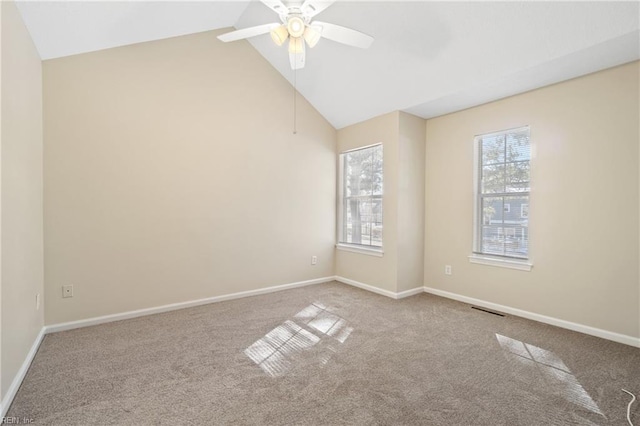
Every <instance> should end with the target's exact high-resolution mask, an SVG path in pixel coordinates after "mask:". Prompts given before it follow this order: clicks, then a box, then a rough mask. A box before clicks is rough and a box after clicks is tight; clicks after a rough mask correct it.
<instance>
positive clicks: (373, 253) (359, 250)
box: [336, 243, 384, 257]
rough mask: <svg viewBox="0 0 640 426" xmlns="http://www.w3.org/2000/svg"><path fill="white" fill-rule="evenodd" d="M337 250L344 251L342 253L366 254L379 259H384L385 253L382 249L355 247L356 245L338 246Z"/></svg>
mask: <svg viewBox="0 0 640 426" xmlns="http://www.w3.org/2000/svg"><path fill="white" fill-rule="evenodd" d="M336 248H337V249H338V250H342V251H350V252H352V253H360V254H366V255H368V256H377V257H382V256H384V251H383V250H382V248H374V247H372V248H368V247H362V246H354V245H350V244H341V243H339V244H336Z"/></svg>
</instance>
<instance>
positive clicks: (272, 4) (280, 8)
mask: <svg viewBox="0 0 640 426" xmlns="http://www.w3.org/2000/svg"><path fill="white" fill-rule="evenodd" d="M260 1H261V2H262V3H263V4H264V5H265V6H267V7H268V8H269V9H271V10H273V11H274V12H275V13H277V14H278V15H286V14H287V13H289V8H288V7H287V6H285V5H284V3H282V1H281V0H260Z"/></svg>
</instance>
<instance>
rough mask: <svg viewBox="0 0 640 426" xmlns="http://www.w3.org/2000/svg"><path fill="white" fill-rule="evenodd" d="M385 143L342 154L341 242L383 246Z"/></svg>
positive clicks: (339, 237) (339, 239)
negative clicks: (383, 147)
mask: <svg viewBox="0 0 640 426" xmlns="http://www.w3.org/2000/svg"><path fill="white" fill-rule="evenodd" d="M382 165H383V159H382V144H377V145H372V146H369V147H365V148H360V149H355V150H352V151H347V152H344V153H342V154H340V172H341V173H340V174H341V182H340V192H341V199H340V201H341V202H340V212H339V214H340V219H341V220H340V222H341V223H340V230H339V235H338V242H339V243H341V244H353V245H357V246H365V247H373V248H381V247H382V198H383V173H382Z"/></svg>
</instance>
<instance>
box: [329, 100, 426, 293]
mask: <svg viewBox="0 0 640 426" xmlns="http://www.w3.org/2000/svg"><path fill="white" fill-rule="evenodd" d="M424 135H425V120H423V119H421V118H418V117H415V116H413V115H410V114H406V113H404V112H398V111H396V112H393V113H389V114H385V115H382V116H379V117H375V118H372V119H370V120H367V121H363V122H362V123H357V124H354V125H352V126H348V127H345V128H342V129H340V130H338V152H339V153H340V152H344V151H348V150H350V149H354V148H358V147H362V146H367V145H371V144H375V143H382V145H383V150H384V169H383V173H384V200H383V224H384V230H383V250H384V255H383V256H382V257H377V256H371V255H368V254H361V253H353V252H348V251H343V250H337V252H336V275H337V276H339V277H343V278H348V279H350V280H355V281H358V282H360V283H363V284H367V285H370V286H373V287H377V288H380V289H382V290H388V291H391V292H394V293H395V292H399V291H404V290H408V289H413V288H416V287H422V279H423V249H424V243H423V237H424V232H423V229H424V228H423V220H424V219H423V218H424V150H425V147H424Z"/></svg>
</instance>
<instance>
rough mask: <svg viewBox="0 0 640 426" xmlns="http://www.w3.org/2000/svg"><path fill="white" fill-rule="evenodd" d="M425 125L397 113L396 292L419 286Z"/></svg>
mask: <svg viewBox="0 0 640 426" xmlns="http://www.w3.org/2000/svg"><path fill="white" fill-rule="evenodd" d="M425 124H426V121H425V120H424V119H422V118H419V117H416V116H414V115H411V114H407V113H404V112H401V113H400V123H399V132H400V138H399V157H398V159H399V161H398V291H404V290H410V289H413V288H416V287H422V285H423V284H422V281H423V278H424V192H425V191H424V169H425V164H424V155H425V154H424V152H425Z"/></svg>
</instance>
